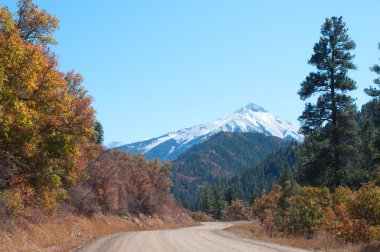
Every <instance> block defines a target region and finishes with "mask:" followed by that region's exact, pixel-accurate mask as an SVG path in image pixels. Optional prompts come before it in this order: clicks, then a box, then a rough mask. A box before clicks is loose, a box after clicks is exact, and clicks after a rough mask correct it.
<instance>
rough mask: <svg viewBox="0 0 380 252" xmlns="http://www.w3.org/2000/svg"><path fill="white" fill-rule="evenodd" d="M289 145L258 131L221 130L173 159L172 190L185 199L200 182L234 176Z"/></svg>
mask: <svg viewBox="0 0 380 252" xmlns="http://www.w3.org/2000/svg"><path fill="white" fill-rule="evenodd" d="M288 144H289V141H286V140H284V139H281V138H277V137H268V136H266V135H264V134H259V133H229V132H220V133H218V134H216V135H214V136H211V137H210V138H208V139H207V140H205V141H204V142H202V143H200V144H198V145H196V146H194V147H193V148H191V149H190V150H188V151H187V152H186V153H184V154H183V155H181V156H180V157H179V158H178V159H177V160H175V161H173V166H172V169H171V172H172V176H171V177H172V180H173V188H172V193H173V194H174V196H175V197H177V198H179V199H180V200H181V201H183V202H186V201H188V200H190V199H191V198H193V197H194V196H195V195H196V194H197V193H198V192H199V189H200V188H201V187H202V186H203V185H205V184H212V183H213V182H215V181H216V180H220V179H228V178H232V177H234V176H237V175H239V174H241V173H242V172H244V171H245V170H246V169H248V168H251V167H253V166H255V165H256V164H258V163H259V162H260V161H262V160H263V159H265V158H266V157H267V156H268V155H270V154H271V153H273V152H275V151H277V150H278V149H280V148H281V147H283V146H286V145H288Z"/></svg>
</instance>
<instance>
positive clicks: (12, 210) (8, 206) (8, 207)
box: [0, 191, 24, 217]
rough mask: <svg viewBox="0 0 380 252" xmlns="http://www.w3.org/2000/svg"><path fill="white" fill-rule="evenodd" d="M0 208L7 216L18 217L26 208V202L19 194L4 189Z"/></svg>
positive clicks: (0, 195) (1, 193)
mask: <svg viewBox="0 0 380 252" xmlns="http://www.w3.org/2000/svg"><path fill="white" fill-rule="evenodd" d="M0 209H2V210H3V211H4V213H5V215H6V216H7V217H17V216H19V215H20V214H22V212H23V210H24V202H23V200H22V198H21V197H20V196H19V195H18V194H16V193H12V192H10V191H2V192H0Z"/></svg>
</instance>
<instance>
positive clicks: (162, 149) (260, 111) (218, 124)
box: [116, 103, 302, 160]
mask: <svg viewBox="0 0 380 252" xmlns="http://www.w3.org/2000/svg"><path fill="white" fill-rule="evenodd" d="M297 131H298V127H297V126H296V125H294V124H292V123H290V122H289V121H286V120H282V119H281V118H279V117H278V116H275V115H274V114H272V113H270V112H268V111H267V110H266V109H264V108H263V107H261V106H259V105H256V104H254V103H249V104H247V105H246V106H243V107H241V108H240V109H238V110H236V111H235V112H233V113H232V114H229V115H227V116H225V117H223V118H220V119H217V120H215V121H213V122H211V123H208V124H201V125H196V126H193V127H188V128H184V129H180V130H178V131H173V132H169V133H167V134H165V135H162V136H159V137H156V138H152V139H149V140H145V141H141V142H135V143H130V144H126V145H121V146H117V147H116V148H119V149H121V150H123V151H128V152H130V153H132V154H143V155H144V156H145V157H146V158H148V159H154V158H159V159H161V160H175V159H176V158H178V157H179V156H180V155H181V154H182V153H184V152H186V151H187V150H188V149H189V148H191V147H192V146H194V145H196V144H199V143H201V142H203V141H204V140H205V139H207V138H208V137H210V136H212V135H215V134H216V133H219V132H257V133H263V134H265V135H267V136H275V137H279V138H282V139H287V140H296V141H302V136H301V135H300V134H298V132H297Z"/></svg>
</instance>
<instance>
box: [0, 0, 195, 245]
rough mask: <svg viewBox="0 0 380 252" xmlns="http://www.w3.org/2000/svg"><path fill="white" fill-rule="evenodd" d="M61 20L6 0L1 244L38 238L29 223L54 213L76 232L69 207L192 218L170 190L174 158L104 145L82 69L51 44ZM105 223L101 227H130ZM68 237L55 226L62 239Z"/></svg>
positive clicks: (0, 114)
mask: <svg viewBox="0 0 380 252" xmlns="http://www.w3.org/2000/svg"><path fill="white" fill-rule="evenodd" d="M56 29H58V19H57V18H56V17H54V16H52V15H51V14H49V13H47V12H46V11H44V10H40V9H39V8H38V6H37V5H35V4H34V3H33V2H32V1H31V0H20V1H19V2H18V11H17V13H15V14H12V13H11V12H10V11H9V10H8V8H7V7H5V6H0V243H1V244H2V245H1V246H0V250H2V249H3V248H4V249H5V250H13V249H14V250H20V249H21V250H22V248H20V247H12V246H13V245H15V244H16V243H17V244H23V243H29V244H30V245H31V246H33V243H34V242H35V241H36V239H38V238H37V237H36V236H33V233H30V232H34V231H35V230H36V229H38V227H49V222H50V223H54V220H55V221H56V222H57V223H59V224H57V225H52V227H55V228H60V229H61V228H63V229H65V230H68V231H67V232H68V233H70V232H71V231H70V228H73V229H74V226H75V225H72V226H66V227H64V226H65V224H66V225H71V224H70V223H72V222H70V221H69V222H67V223H66V221H65V220H67V219H68V218H70V216H73V217H72V218H74V219H75V218H78V219H79V220H80V221H82V222H86V221H85V220H88V222H89V223H90V222H91V220H93V221H94V222H97V216H98V217H99V216H101V217H100V218H103V219H104V220H105V221H106V222H107V220H110V219H112V218H113V217H112V216H114V218H113V220H115V219H117V218H119V220H121V221H122V220H123V219H130V218H138V219H140V220H143V219H145V222H148V219H150V218H153V219H154V218H155V219H157V220H158V219H160V218H162V219H165V220H166V221H167V222H168V223H171V224H174V223H175V222H176V221H177V222H178V223H179V222H181V223H183V222H186V220H188V221H190V217H188V216H187V213H186V211H184V210H183V209H182V208H181V207H180V206H179V205H178V204H177V202H176V201H175V199H174V198H173V197H172V196H171V195H170V194H169V189H170V184H171V182H170V180H169V176H168V170H169V167H170V165H169V164H166V163H160V162H159V161H158V160H153V161H150V162H149V161H147V160H146V159H145V158H144V157H143V156H141V155H137V156H132V155H130V154H128V153H124V152H121V151H117V150H106V149H105V148H104V147H103V145H102V142H103V129H102V125H101V124H100V123H99V122H98V121H97V120H96V117H95V110H94V108H93V107H92V97H91V96H90V95H89V94H88V92H87V90H86V89H85V88H84V87H83V86H82V83H83V77H82V76H81V75H80V74H79V73H76V72H75V71H69V72H67V73H63V72H61V71H60V70H59V67H58V65H59V62H58V58H57V56H56V55H55V54H54V53H53V52H52V50H51V48H50V45H52V44H56V41H55V40H54V38H53V33H54V31H55V30H56ZM107 216H108V217H107ZM118 216H120V217H123V219H122V218H120V217H118ZM91 217H92V219H89V218H91ZM145 217H147V218H145ZM148 217H149V218H148ZM86 218H87V219H86ZM176 218H177V219H176ZM169 219H170V220H169ZM127 224H128V223H127ZM145 224H146V223H145ZM145 224H144V223H143V224H141V225H143V226H144V225H145ZM33 225H34V226H33ZM86 225H87V224H86ZM86 225H83V226H80V225H79V226H80V227H79V229H81V228H82V230H84V229H85V226H86ZM88 225H92V224H88ZM112 225H113V224H112ZM107 226H108V225H103V226H102V225H100V226H99V227H101V229H103V231H102V230H94V232H95V233H97V234H99V233H102V234H103V233H107V232H114V231H120V230H121V229H123V228H127V229H128V228H130V225H124V224H120V226H117V225H116V226H114V228H106V227H107ZM161 226H163V225H161ZM50 227H51V226H50ZM77 228H78V226H77ZM42 229H43V228H42ZM20 230H24V231H23V232H25V233H27V234H24V235H21V236H20V235H17V234H19V231H20ZM106 230H108V231H106ZM42 232H49V230H42ZM86 232H87V233H86V235H89V234H90V231H88V230H87V231H86ZM37 233H38V232H37ZM14 235H15V237H18V238H19V239H9V237H14ZM22 238H23V239H26V240H24V241H22V240H20V239H22ZM67 238H68V237H65V235H62V236H59V235H58V234H56V236H55V242H60V241H61V242H63V241H64V240H65V239H67ZM28 239H29V240H28ZM46 241H47V242H48V241H49V239H46ZM36 242H37V241H36ZM12 243H13V244H12ZM37 243H38V242H37ZM37 243H36V244H34V245H36V246H38V244H37ZM41 244H42V243H40V245H41ZM34 248H35V249H37V248H38V247H33V249H34ZM24 249H26V250H28V248H26V247H25V248H24ZM29 249H32V247H31V248H29Z"/></svg>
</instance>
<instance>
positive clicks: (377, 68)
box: [359, 43, 380, 170]
mask: <svg viewBox="0 0 380 252" xmlns="http://www.w3.org/2000/svg"><path fill="white" fill-rule="evenodd" d="M378 48H379V50H380V43H379V47H378ZM370 70H371V71H372V72H374V73H376V74H377V75H378V77H377V78H376V79H374V80H373V83H374V84H375V85H377V86H378V87H377V88H376V87H372V86H370V87H369V88H366V89H364V92H365V93H366V94H367V95H369V96H371V97H372V98H373V99H372V100H371V101H370V102H368V103H367V104H365V105H364V106H363V108H362V112H361V114H360V118H359V119H360V122H361V124H362V125H361V128H362V129H361V131H362V132H361V133H362V134H361V135H362V139H363V151H364V153H365V161H366V164H367V165H368V166H370V167H371V168H372V169H373V170H375V168H376V166H377V165H378V164H379V163H380V65H379V64H375V65H373V66H372V67H370Z"/></svg>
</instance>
